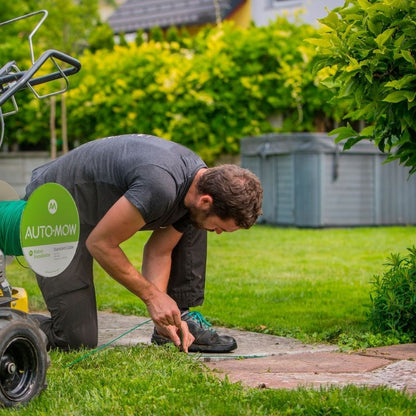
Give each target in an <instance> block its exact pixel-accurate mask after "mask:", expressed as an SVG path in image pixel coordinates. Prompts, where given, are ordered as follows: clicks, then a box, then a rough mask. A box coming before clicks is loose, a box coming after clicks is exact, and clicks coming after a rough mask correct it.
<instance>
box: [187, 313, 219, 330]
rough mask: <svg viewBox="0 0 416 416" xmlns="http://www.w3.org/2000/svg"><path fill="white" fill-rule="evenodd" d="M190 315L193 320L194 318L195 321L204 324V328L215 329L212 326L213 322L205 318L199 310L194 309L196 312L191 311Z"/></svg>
mask: <svg viewBox="0 0 416 416" xmlns="http://www.w3.org/2000/svg"><path fill="white" fill-rule="evenodd" d="M188 316H189V317H190V318H191V319H192V320H194V321H196V322H198V324H199V325H201V326H202V328H204V329H208V330H210V331H214V330H213V329H212V328H211V326H212V325H211V324H210V323H209V322H208V321H207V320H206V319H205V318H204V316H203V315H202V313H201V312H198V311H194V312H189V314H188Z"/></svg>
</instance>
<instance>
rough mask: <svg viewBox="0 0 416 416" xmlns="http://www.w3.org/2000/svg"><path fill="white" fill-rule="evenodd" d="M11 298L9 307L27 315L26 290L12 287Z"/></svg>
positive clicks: (27, 301)
mask: <svg viewBox="0 0 416 416" xmlns="http://www.w3.org/2000/svg"><path fill="white" fill-rule="evenodd" d="M12 296H13V299H14V300H13V301H12V302H11V307H12V308H13V309H18V310H19V311H22V312H26V313H29V300H28V297H27V293H26V290H25V289H23V288H22V287H14V288H12Z"/></svg>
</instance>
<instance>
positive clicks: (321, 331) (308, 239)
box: [0, 226, 416, 416]
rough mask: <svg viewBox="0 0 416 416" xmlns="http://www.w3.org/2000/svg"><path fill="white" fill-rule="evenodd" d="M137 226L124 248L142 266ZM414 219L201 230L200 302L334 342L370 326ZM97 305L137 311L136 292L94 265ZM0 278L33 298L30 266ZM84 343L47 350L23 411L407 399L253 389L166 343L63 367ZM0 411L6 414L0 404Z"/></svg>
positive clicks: (265, 325) (409, 241) (235, 320)
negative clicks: (46, 363)
mask: <svg viewBox="0 0 416 416" xmlns="http://www.w3.org/2000/svg"><path fill="white" fill-rule="evenodd" d="M147 235H148V234H147V233H138V234H137V236H135V237H134V238H133V239H132V240H131V241H129V242H128V243H126V244H125V245H124V248H125V250H126V252H127V253H128V256H129V257H130V258H131V259H132V260H133V262H134V263H135V264H137V266H138V267H140V258H141V251H142V246H143V244H144V242H145V239H146V237H147ZM415 240H416V239H415V228H414V227H380V228H352V229H322V230H308V229H306V230H301V229H292V228H273V227H268V226H256V227H254V228H253V229H252V230H248V231H246V230H245V231H238V232H236V233H232V234H222V235H219V236H218V235H215V234H210V235H209V257H208V267H207V269H208V270H207V289H206V301H205V303H204V305H203V306H202V307H201V308H198V309H199V310H200V311H201V312H202V313H203V314H204V315H205V316H206V317H208V318H209V319H210V320H211V321H212V322H214V323H215V324H221V325H226V326H231V327H237V328H245V329H250V330H257V331H263V332H268V333H273V334H279V335H281V334H289V335H293V336H297V337H298V338H300V339H304V340H308V341H313V340H317V341H322V340H326V341H328V342H337V341H338V336H339V335H340V334H345V335H346V336H347V337H350V338H357V337H359V336H360V334H364V333H366V332H368V331H369V328H368V324H367V322H366V316H365V313H366V308H367V305H368V304H369V291H370V288H371V285H370V281H371V280H372V277H373V275H374V274H381V273H382V272H383V263H384V262H385V260H386V258H387V257H388V256H389V255H390V254H391V253H392V252H400V253H405V252H406V248H407V247H410V246H412V245H413V244H414V242H415ZM96 271H97V278H96V286H97V296H98V304H99V308H101V309H111V310H113V311H117V312H121V313H129V314H130V313H132V314H138V315H145V314H146V311H145V309H144V308H143V304H142V302H141V301H140V300H138V299H136V298H135V297H134V296H133V295H131V294H130V293H128V292H127V291H126V290H125V289H124V288H122V287H121V286H120V285H118V284H117V283H115V282H114V281H113V280H112V279H111V278H109V277H108V276H106V275H105V274H104V273H103V272H102V271H101V270H100V269H99V268H98V267H97V269H96ZM7 276H8V279H9V281H10V282H11V283H12V284H13V285H15V286H23V287H25V288H26V289H27V290H28V292H29V295H30V299H31V305H32V308H33V309H42V307H43V304H42V300H41V298H40V295H39V291H38V289H37V286H36V283H35V279H34V277H33V275H32V273H31V272H30V271H28V270H25V269H23V268H22V267H21V266H20V265H18V264H17V263H16V262H14V263H13V264H12V265H10V266H9V267H8V268H7ZM82 354H83V352H74V353H69V354H68V353H58V352H53V353H51V359H52V365H51V368H50V370H49V371H48V381H49V386H48V389H47V390H46V391H45V392H44V393H43V394H42V395H41V396H40V397H38V398H36V399H35V400H33V401H32V402H31V403H30V404H29V405H28V407H27V408H25V409H22V410H21V411H18V412H16V413H18V414H20V413H21V414H25V415H26V414H30V415H308V416H309V415H333V414H334V415H389V416H390V415H412V414H415V412H416V400H415V398H409V397H408V396H407V395H405V394H402V393H400V392H395V391H393V390H388V389H374V390H373V389H366V388H355V387H348V388H343V389H339V388H331V389H325V390H321V391H310V390H306V389H300V390H294V391H284V390H258V389H246V388H243V387H242V386H241V385H239V384H231V383H229V382H228V381H227V380H226V381H224V382H222V381H219V380H217V379H216V378H215V377H214V376H212V375H211V374H210V373H209V372H208V371H207V370H206V369H204V367H203V365H202V364H201V363H199V362H197V361H195V359H193V358H190V357H188V356H186V355H185V354H181V353H178V352H176V350H174V349H173V348H155V347H134V348H115V349H113V348H110V349H106V350H104V351H101V352H100V353H97V354H94V355H93V356H91V357H89V358H87V359H85V360H84V361H82V362H80V363H78V364H76V365H74V366H73V367H72V368H71V369H69V368H66V367H65V366H66V365H67V364H68V363H71V362H73V361H74V360H75V359H76V358H78V357H81V356H82ZM0 414H15V412H14V411H10V410H0Z"/></svg>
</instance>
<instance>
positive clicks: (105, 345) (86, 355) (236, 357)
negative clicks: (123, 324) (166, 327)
mask: <svg viewBox="0 0 416 416" xmlns="http://www.w3.org/2000/svg"><path fill="white" fill-rule="evenodd" d="M150 321H151V319H147V320H146V321H144V322H141V323H140V324H138V325H136V326H134V327H133V328H131V329H129V330H128V331H126V332H124V333H122V334H121V335H119V336H118V337H116V338H114V339H112V340H111V341H109V342H107V343H106V344H103V345H101V346H99V347H98V348H96V349H95V350H92V351H90V352H88V353H87V354H84V355H83V356H81V357H79V358H77V359H76V360H74V361H72V362H71V363H69V364H67V365H66V366H65V368H70V367H72V366H73V365H75V364H78V363H79V362H81V361H83V360H85V359H86V358H88V357H89V356H91V355H93V354H95V353H97V352H100V351H101V350H103V349H104V348H106V347H108V346H109V345H111V344H113V343H114V342H116V341H118V340H119V339H120V338H123V337H124V336H126V335H128V334H130V332H133V331H135V330H136V329H138V328H140V327H141V326H143V325H145V324H147V323H148V322H150ZM188 355H190V356H193V357H198V358H224V357H228V358H233V359H236V360H238V359H245V358H262V357H268V356H269V355H270V354H252V355H251V354H249V355H224V354H222V355H221V354H218V355H214V354H200V353H193V354H192V353H190V354H188Z"/></svg>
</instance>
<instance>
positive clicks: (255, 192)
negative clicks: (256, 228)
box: [197, 164, 263, 228]
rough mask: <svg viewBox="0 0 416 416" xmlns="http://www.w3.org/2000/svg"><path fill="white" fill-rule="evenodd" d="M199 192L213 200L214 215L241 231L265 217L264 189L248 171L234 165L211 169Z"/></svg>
mask: <svg viewBox="0 0 416 416" xmlns="http://www.w3.org/2000/svg"><path fill="white" fill-rule="evenodd" d="M197 190H198V192H199V193H200V194H202V195H203V194H208V195H210V196H211V197H212V199H213V204H212V214H214V215H217V216H218V217H219V218H221V219H222V220H227V219H233V220H234V221H235V223H236V225H237V226H238V227H240V228H250V227H251V226H252V225H253V224H254V223H255V222H256V221H257V218H258V216H259V215H261V214H262V212H261V204H262V198H263V189H262V187H261V184H260V181H259V179H258V178H257V176H256V175H254V173H252V172H250V171H249V170H248V169H244V168H241V167H239V166H237V165H231V164H227V165H221V166H216V167H214V168H208V169H207V170H206V171H204V173H203V174H202V175H201V177H200V178H199V181H198V183H197Z"/></svg>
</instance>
